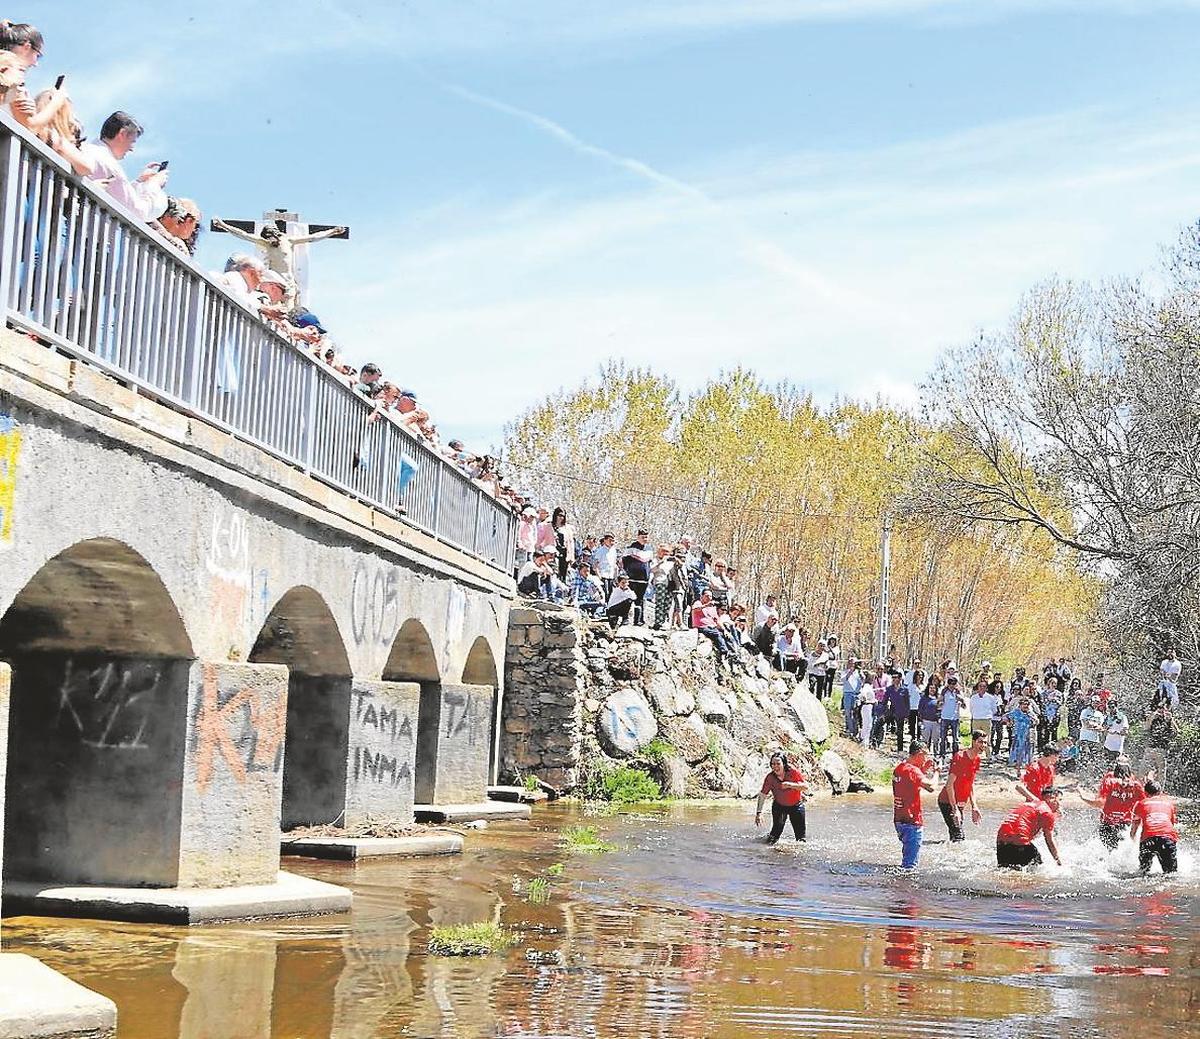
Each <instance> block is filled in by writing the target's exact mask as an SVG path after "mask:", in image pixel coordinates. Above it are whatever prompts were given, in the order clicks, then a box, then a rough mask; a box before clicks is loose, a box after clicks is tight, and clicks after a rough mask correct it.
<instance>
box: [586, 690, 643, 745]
mask: <svg viewBox="0 0 1200 1039" xmlns="http://www.w3.org/2000/svg"><path fill="white" fill-rule="evenodd" d="M596 735H597V736H598V737H599V738H600V743H601V745H602V746H603V747H604V749H605V750H606V751H607V752H608V753H609V754H613V755H616V756H618V757H629V756H631V755H633V754H636V753H637V752H638V751H639V750H641V749H642V747H644V746H645V745H646V744H647V743H649V742H650V741H651V740H652V739H654V737H655V736H657V735H658V722H657V721H655V720H654V712H653V711H652V710H651V709H650V705H649V704H648V703H646V699H645V697H643V696H642V694H641V693H640V692H639V691H638V690H637V689H618V690H617V691H616V692H615V693H613V694H612V695H611V696H610V697H609V698H608V699H607V700H605V701H604V706H603V707H601V708H600V713H599V715H597V717H596Z"/></svg>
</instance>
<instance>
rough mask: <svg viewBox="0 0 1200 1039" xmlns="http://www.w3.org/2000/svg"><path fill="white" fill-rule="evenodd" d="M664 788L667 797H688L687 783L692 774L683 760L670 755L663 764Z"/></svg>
mask: <svg viewBox="0 0 1200 1039" xmlns="http://www.w3.org/2000/svg"><path fill="white" fill-rule="evenodd" d="M661 771H662V788H663V794H665V795H666V796H667V797H686V796H687V781H688V778H689V777H690V776H691V774H692V770H691V769H689V768H688V766H687V762H686V761H684V760H683V758H679V757H676V756H675V755H674V754H668V755H667V756H666V757H665V758H664V759H663V762H662V770H661Z"/></svg>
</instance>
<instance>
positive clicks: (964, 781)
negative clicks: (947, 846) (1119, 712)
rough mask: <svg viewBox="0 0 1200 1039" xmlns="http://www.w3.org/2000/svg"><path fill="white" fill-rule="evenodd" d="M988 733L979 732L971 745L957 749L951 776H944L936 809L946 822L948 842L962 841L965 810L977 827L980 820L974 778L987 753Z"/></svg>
mask: <svg viewBox="0 0 1200 1039" xmlns="http://www.w3.org/2000/svg"><path fill="white" fill-rule="evenodd" d="M987 746H988V734H987V733H986V732H984V731H983V730H982V729H976V730H975V731H974V732H973V733H971V746H969V747H968V748H967V749H966V750H960V751H959V752H958V753H957V754H955V755H954V758H953V760H952V761H951V762H950V774H949V775H948V776H947V777H946V785H945V786H944V787H942V792H941V793H940V794H938V808H939V809H940V810H941V813H942V818H943V819H945V820H946V829H948V830H949V831H950V840H951V841H963V840H966V837H965V836H964V835H963V816H964V813H965V811H966V809H967V808H968V807H969V808H970V809H971V822H973V823H974V824H975V825H976V826H978V825H979V820H980V819H982V818H983V816H982V815H981V814H980V811H979V806H978V805H976V804H975V776H976V774H977V773H978V772H979V765H980V763H981V762H982V761H983V755H984V754H985V753H986V752H987Z"/></svg>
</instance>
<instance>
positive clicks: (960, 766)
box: [938, 750, 983, 805]
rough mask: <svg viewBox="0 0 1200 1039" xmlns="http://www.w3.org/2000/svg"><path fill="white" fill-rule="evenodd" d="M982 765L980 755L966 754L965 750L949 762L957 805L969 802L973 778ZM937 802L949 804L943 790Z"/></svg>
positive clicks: (973, 788)
mask: <svg viewBox="0 0 1200 1039" xmlns="http://www.w3.org/2000/svg"><path fill="white" fill-rule="evenodd" d="M982 763H983V756H982V755H975V754H968V753H967V752H966V751H965V750H960V751H959V752H958V753H957V754H955V755H954V757H953V759H952V760H951V762H950V778H951V779H953V780H954V800H955V802H956V803H957V804H960V805H961V804H966V803H967V802H968V801H969V800H971V794H972V793H973V792H974V790H975V776H976V774H977V773H978V772H979V766H980V765H981V764H982ZM938 800H939V801H941V802H943V803H945V804H949V803H950V799H949V798H948V797H947V796H946V793H945V788H943V790H942V792H941V793H940V794H938Z"/></svg>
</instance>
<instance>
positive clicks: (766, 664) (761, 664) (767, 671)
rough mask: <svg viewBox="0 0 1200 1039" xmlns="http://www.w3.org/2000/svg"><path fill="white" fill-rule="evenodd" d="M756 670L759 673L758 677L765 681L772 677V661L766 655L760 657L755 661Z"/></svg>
mask: <svg viewBox="0 0 1200 1039" xmlns="http://www.w3.org/2000/svg"><path fill="white" fill-rule="evenodd" d="M754 670H755V671H756V672H757V673H758V677H759V678H761V679H763V680H764V681H766V680H768V679H770V677H771V662H770V661H769V660H768V659H767V658H766V657H759V658H758V659H757V660H756V661H755V662H754Z"/></svg>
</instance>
